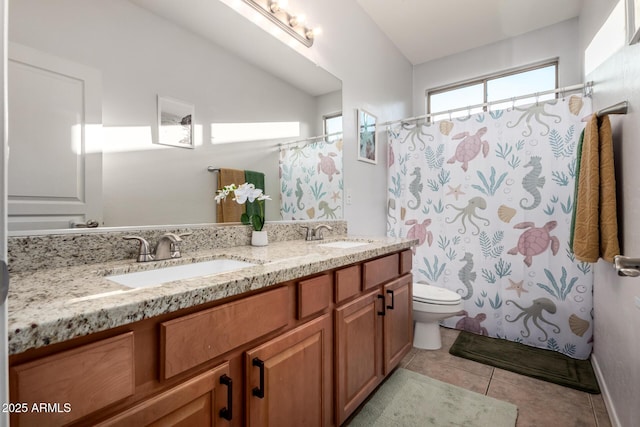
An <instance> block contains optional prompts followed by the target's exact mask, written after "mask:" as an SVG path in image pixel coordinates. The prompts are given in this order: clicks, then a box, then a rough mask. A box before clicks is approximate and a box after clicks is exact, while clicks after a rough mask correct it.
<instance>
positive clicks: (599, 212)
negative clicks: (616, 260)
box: [573, 114, 620, 262]
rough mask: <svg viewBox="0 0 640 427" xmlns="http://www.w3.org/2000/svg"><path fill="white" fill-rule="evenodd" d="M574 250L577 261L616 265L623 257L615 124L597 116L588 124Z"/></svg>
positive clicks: (581, 164)
mask: <svg viewBox="0 0 640 427" xmlns="http://www.w3.org/2000/svg"><path fill="white" fill-rule="evenodd" d="M578 179H579V181H578V194H577V197H576V207H575V209H576V220H575V229H574V240H573V251H574V253H575V255H576V258H577V259H579V260H580V261H585V262H596V261H597V260H598V258H600V257H602V258H603V259H604V260H605V261H608V262H613V257H614V256H615V255H619V254H620V246H619V243H618V217H617V208H616V181H615V170H614V165H613V139H612V134H611V123H610V121H609V117H608V116H604V117H603V118H602V119H601V120H600V124H599V125H598V117H597V116H596V115H595V114H594V115H592V116H591V118H590V119H589V121H588V122H587V126H586V128H585V132H584V141H583V145H582V155H581V159H580V172H579V177H578Z"/></svg>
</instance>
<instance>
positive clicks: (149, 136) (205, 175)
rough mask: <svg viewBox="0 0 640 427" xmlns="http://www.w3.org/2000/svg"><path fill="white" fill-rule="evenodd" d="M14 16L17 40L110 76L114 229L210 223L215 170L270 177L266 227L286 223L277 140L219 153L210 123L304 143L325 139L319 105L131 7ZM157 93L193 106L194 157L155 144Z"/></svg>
mask: <svg viewBox="0 0 640 427" xmlns="http://www.w3.org/2000/svg"><path fill="white" fill-rule="evenodd" d="M9 9H10V10H9V12H10V15H9V39H10V41H12V42H18V43H20V44H24V45H27V46H30V47H33V48H36V49H38V50H41V51H45V52H48V53H51V54H53V55H56V56H60V57H63V58H66V59H69V60H72V61H75V62H78V63H81V64H84V65H87V66H90V67H94V68H96V69H98V70H100V71H101V72H102V80H103V81H102V83H103V124H104V130H105V135H106V140H105V154H104V193H103V194H104V206H105V209H104V219H105V222H106V225H111V226H117V225H138V224H168V223H185V222H187V223H198V222H212V221H213V220H214V218H215V202H214V200H213V195H214V193H215V186H214V178H215V175H214V174H212V173H210V172H207V170H206V168H207V166H208V165H212V166H214V167H230V168H237V169H252V170H258V171H262V172H265V173H266V175H267V179H266V184H267V185H266V186H267V188H266V193H267V194H269V195H271V196H272V198H273V200H274V202H270V203H267V204H266V208H267V219H271V220H275V219H279V218H280V215H279V204H278V194H279V182H278V149H277V147H276V145H275V142H273V141H272V142H267V143H265V142H264V141H261V142H245V143H238V144H226V145H211V144H210V136H211V133H210V128H209V125H210V124H211V123H243V122H249V123H251V122H265V121H266V122H270V121H273V122H291V121H295V122H299V123H300V134H301V135H302V136H303V137H305V136H311V135H317V134H318V133H321V125H320V123H321V112H320V111H319V106H318V100H317V99H316V98H315V97H313V96H311V95H308V94H307V93H305V92H303V91H301V90H298V89H296V88H294V87H293V86H291V85H289V84H287V83H285V82H283V81H282V80H279V79H277V78H275V77H273V76H272V75H270V74H267V73H265V72H263V71H262V70H260V69H258V68H256V67H254V66H253V65H249V64H248V63H246V62H245V61H243V60H240V59H238V58H237V57H235V56H234V55H233V54H230V53H228V52H226V51H225V50H223V49H222V48H220V47H218V46H216V45H214V44H212V43H210V42H207V41H205V40H204V39H202V38H200V37H198V36H195V35H193V34H192V33H189V32H187V31H185V30H183V29H181V28H179V27H177V26H175V25H173V24H171V23H169V22H168V21H165V20H164V19H162V18H160V17H157V16H156V15H153V14H151V13H150V12H147V11H146V10H144V9H141V8H139V7H138V6H135V5H133V4H132V3H129V2H128V1H124V0H109V1H100V0H91V1H87V0H58V1H55V2H51V1H48V0H11V2H10V5H9ZM157 94H161V95H164V96H169V97H173V98H177V99H181V100H184V101H187V102H189V103H192V104H194V106H195V122H196V144H197V146H196V148H195V150H189V149H182V148H174V147H163V146H159V145H156V144H153V143H152V141H153V140H155V139H156V138H157V135H156V133H157V132H156V128H155V126H156V114H157V113H156V111H157V110H156V95H157ZM331 99H332V100H333V101H334V102H335V101H336V97H335V96H334V97H333V98H331ZM337 101H338V102H337V105H338V106H337V109H338V110H339V109H340V107H339V105H340V103H339V101H340V100H339V97H338V99H337ZM324 103H326V102H323V104H324ZM322 108H327V107H325V106H323V107H322ZM330 109H331V110H333V111H335V110H336V106H335V105H334V106H332V107H331V108H330Z"/></svg>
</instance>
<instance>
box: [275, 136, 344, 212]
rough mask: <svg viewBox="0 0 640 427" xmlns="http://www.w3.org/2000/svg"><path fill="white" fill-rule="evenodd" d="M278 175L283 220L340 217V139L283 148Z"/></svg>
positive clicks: (341, 185) (341, 192)
mask: <svg viewBox="0 0 640 427" xmlns="http://www.w3.org/2000/svg"><path fill="white" fill-rule="evenodd" d="M279 173H280V216H281V217H282V219H284V220H296V219H338V218H342V217H343V201H342V194H343V184H342V176H343V173H342V140H337V141H332V142H327V141H318V142H312V143H309V144H306V145H303V146H297V145H296V146H293V147H283V148H282V149H281V150H280V167H279Z"/></svg>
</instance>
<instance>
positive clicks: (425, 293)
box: [413, 283, 461, 305]
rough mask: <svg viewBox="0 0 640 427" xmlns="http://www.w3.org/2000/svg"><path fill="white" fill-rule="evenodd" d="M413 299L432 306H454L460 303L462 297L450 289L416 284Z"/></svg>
mask: <svg viewBox="0 0 640 427" xmlns="http://www.w3.org/2000/svg"><path fill="white" fill-rule="evenodd" d="M413 299H414V300H415V301H418V302H426V303H430V304H442V305H454V304H458V303H460V300H461V297H460V295H458V294H457V293H455V292H453V291H450V290H449V289H444V288H440V287H438V286H433V285H426V284H424V283H414V284H413Z"/></svg>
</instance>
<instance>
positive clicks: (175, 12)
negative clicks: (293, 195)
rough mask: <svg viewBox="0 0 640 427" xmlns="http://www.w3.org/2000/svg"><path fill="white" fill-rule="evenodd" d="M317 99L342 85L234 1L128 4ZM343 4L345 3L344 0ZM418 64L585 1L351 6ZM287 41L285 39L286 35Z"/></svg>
mask: <svg viewBox="0 0 640 427" xmlns="http://www.w3.org/2000/svg"><path fill="white" fill-rule="evenodd" d="M130 1H131V2H133V3H135V4H137V5H138V6H140V7H142V8H145V9H147V10H149V11H151V12H152V13H154V14H157V15H159V16H161V17H163V18H164V19H167V20H169V21H171V22H173V23H174V24H177V25H179V26H181V27H183V28H185V29H187V30H188V31H191V32H194V33H196V34H198V35H199V36H201V37H204V38H206V39H209V40H211V41H213V42H214V43H216V44H218V45H220V46H222V47H223V48H225V49H226V50H228V51H230V52H233V53H234V54H235V55H238V56H240V57H241V58H243V59H245V60H246V61H248V62H251V63H253V64H255V65H257V66H258V67H260V68H263V69H265V70H266V71H268V72H270V73H271V74H273V75H276V76H278V77H280V78H281V79H283V80H285V81H287V82H289V83H291V84H292V85H294V86H296V87H298V88H300V89H302V90H304V91H305V92H307V93H309V94H311V95H314V96H317V95H321V94H324V93H329V92H332V91H335V90H340V88H341V82H340V81H339V80H338V79H337V78H335V77H334V76H332V75H330V74H329V73H328V72H326V71H325V70H323V69H322V68H320V67H317V66H316V65H315V64H313V63H312V62H311V61H309V60H308V59H307V58H305V57H303V56H302V55H298V54H297V52H295V50H294V49H292V48H291V47H290V46H287V45H286V44H285V43H283V42H281V41H279V40H278V39H276V38H275V37H264V31H265V30H263V29H262V28H260V27H259V26H258V25H253V24H252V23H251V21H249V20H248V19H246V18H244V17H243V16H242V15H241V14H240V13H238V11H236V10H233V8H234V7H237V5H238V4H241V2H239V1H233V0H220V1H210V0H180V1H176V0H130ZM343 1H345V0H343ZM348 1H355V2H357V3H358V4H359V5H360V6H361V7H362V8H363V10H364V11H365V12H366V13H367V14H368V15H369V16H370V17H371V19H372V20H373V21H374V23H375V24H376V25H377V26H378V27H379V28H380V29H381V30H382V31H383V32H384V33H385V34H386V35H387V36H388V37H389V39H390V40H391V41H392V42H393V43H394V44H395V45H396V46H397V47H398V49H399V50H400V51H401V52H402V54H403V55H404V56H405V57H406V58H407V59H408V60H409V61H410V62H411V63H412V64H413V65H418V64H422V63H424V62H427V61H430V60H433V59H436V58H441V57H444V56H448V55H452V54H455V53H458V52H463V51H466V50H469V49H473V48H477V47H479V46H484V45H487V44H490V43H494V42H497V41H500V40H503V39H507V38H510V37H514V36H517V35H520V34H523V33H526V32H529V31H533V30H536V29H539V28H543V27H546V26H549V25H552V24H555V23H558V22H561V21H564V20H567V19H570V18H573V17H576V16H578V15H579V13H580V8H581V4H582V0H348ZM283 34H285V33H283Z"/></svg>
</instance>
